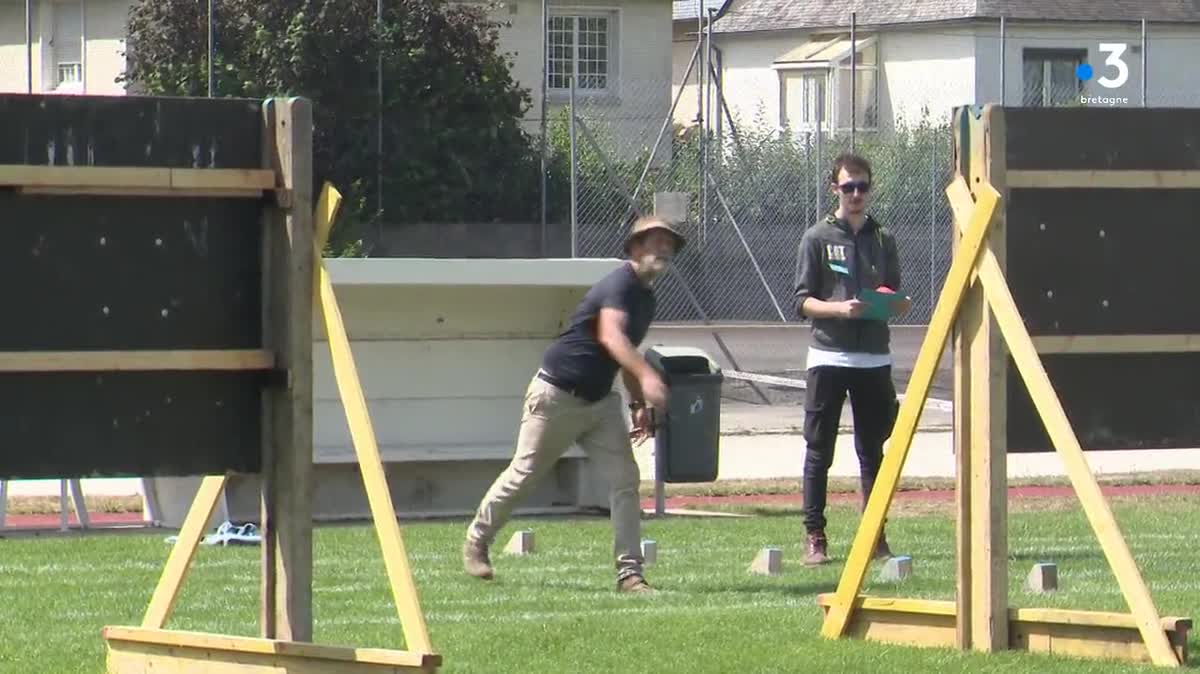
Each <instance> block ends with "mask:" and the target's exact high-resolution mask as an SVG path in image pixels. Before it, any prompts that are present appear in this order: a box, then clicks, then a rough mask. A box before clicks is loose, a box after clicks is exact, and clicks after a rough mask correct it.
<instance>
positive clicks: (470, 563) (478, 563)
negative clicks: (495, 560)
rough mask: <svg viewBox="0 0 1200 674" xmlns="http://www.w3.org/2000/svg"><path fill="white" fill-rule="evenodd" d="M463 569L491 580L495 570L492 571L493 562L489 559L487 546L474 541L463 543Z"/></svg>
mask: <svg viewBox="0 0 1200 674" xmlns="http://www.w3.org/2000/svg"><path fill="white" fill-rule="evenodd" d="M463 569H465V570H466V572H467V574H468V575H471V576H475V577H476V578H482V579H483V580H491V579H492V577H493V575H494V572H493V571H492V562H491V560H490V559H488V548H487V546H486V545H484V544H482V543H474V542H472V541H467V542H466V543H463Z"/></svg>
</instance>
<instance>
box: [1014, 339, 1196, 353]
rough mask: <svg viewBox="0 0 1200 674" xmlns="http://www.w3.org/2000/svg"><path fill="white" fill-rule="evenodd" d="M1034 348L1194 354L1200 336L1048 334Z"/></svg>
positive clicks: (1043, 351)
mask: <svg viewBox="0 0 1200 674" xmlns="http://www.w3.org/2000/svg"><path fill="white" fill-rule="evenodd" d="M1033 345H1034V346H1035V347H1037V351H1038V353H1194V352H1197V351H1200V335H1048V336H1042V337H1034V338H1033Z"/></svg>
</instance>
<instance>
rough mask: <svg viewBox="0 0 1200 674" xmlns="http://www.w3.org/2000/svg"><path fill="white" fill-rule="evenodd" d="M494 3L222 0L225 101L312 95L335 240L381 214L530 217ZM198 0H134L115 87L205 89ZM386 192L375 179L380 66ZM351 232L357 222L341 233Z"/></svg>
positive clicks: (526, 154)
mask: <svg viewBox="0 0 1200 674" xmlns="http://www.w3.org/2000/svg"><path fill="white" fill-rule="evenodd" d="M488 10H489V7H485V6H480V5H464V4H451V3H449V2H446V1H445V0H387V1H386V2H385V3H384V16H383V21H382V22H378V21H377V20H376V0H272V1H271V2H261V0H217V3H216V19H215V23H216V29H215V34H216V51H217V55H216V58H215V59H214V71H215V79H216V90H217V91H216V93H217V95H220V96H237V97H249V98H264V97H268V96H275V95H300V96H305V97H307V98H310V99H312V101H313V116H314V120H313V121H314V126H315V129H314V138H313V153H314V174H315V179H316V181H317V185H320V184H321V182H323V181H325V180H330V181H332V182H333V183H334V184H335V185H337V187H338V188H339V190H341V191H342V193H343V195H345V197H346V200H345V202H344V204H345V208H344V209H343V214H344V215H343V218H341V220H340V222H339V226H338V229H337V230H335V237H340V239H341V240H342V241H345V240H346V239H348V238H350V239H352V238H353V237H354V236H356V235H357V234H358V231H357V230H359V229H360V228H361V227H362V226H363V225H365V224H367V223H368V222H369V221H370V220H371V218H372V217H374V215H375V207H376V202H375V199H376V195H377V194H378V192H377V190H382V194H383V208H384V215H383V220H384V221H385V222H387V223H395V224H402V223H410V222H465V221H476V222H490V221H513V220H526V221H528V220H529V219H530V218H531V217H534V216H536V214H537V213H538V210H537V209H538V204H539V199H540V195H539V191H538V190H539V180H538V171H539V166H538V157H537V145H536V143H535V142H534V141H533V139H531V138H530V136H529V135H528V134H527V133H526V132H525V131H524V130H523V129H522V127H521V123H520V121H521V118H522V116H523V115H524V113H525V112H526V111H527V110H528V109H529V106H530V97H529V93H528V91H527V90H525V89H523V88H521V87H519V86H517V84H516V82H515V81H514V80H513V78H512V75H511V73H510V66H511V64H510V61H509V58H508V56H507V55H506V54H504V53H503V52H502V51H501V49H500V45H499V29H500V28H501V24H499V23H497V22H496V21H494V20H492V19H491V18H489V15H488ZM207 22H208V17H207V9H206V3H205V2H204V1H203V0H136V2H134V4H133V6H132V8H131V9H130V14H129V19H128V54H127V70H126V73H125V76H124V78H123V79H124V80H126V81H127V82H129V83H130V84H133V85H135V86H137V87H139V88H140V89H141V90H142V91H143V92H145V93H147V94H151V95H168V96H204V95H205V94H206V92H207V86H208V76H207V59H206V52H207ZM380 56H382V63H383V82H384V84H383V110H384V115H383V117H384V124H383V127H384V128H383V156H382V164H383V184H382V185H377V184H376V183H377V181H376V175H377V170H376V167H377V161H378V160H379V155H378V153H377V151H376V143H377V132H376V129H377V123H378V122H377V119H378V112H377V111H378V109H379V97H378V95H377V93H376V78H377V75H378V72H379V69H378V59H379V58H380ZM346 225H355V226H351V227H347V226H346Z"/></svg>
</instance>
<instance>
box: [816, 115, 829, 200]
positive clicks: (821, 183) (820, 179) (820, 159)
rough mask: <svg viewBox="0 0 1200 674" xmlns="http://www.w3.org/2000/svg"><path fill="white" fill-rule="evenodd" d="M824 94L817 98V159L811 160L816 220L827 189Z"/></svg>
mask: <svg viewBox="0 0 1200 674" xmlns="http://www.w3.org/2000/svg"><path fill="white" fill-rule="evenodd" d="M824 93H825V92H824V91H822V92H821V94H822V95H821V96H817V140H816V143H815V145H816V148H814V149H815V150H816V153H817V157H816V159H814V160H813V166H815V167H816V170H815V171H813V174H814V175H815V176H816V177H817V217H818V218H820V217H822V215H823V214H824V213H825V211H824V209H823V208H822V207H821V205H822V203H823V201H824V198H825V190H826V189H828V188H827V187H826V185H825V176H824V167H825V155H824V154H823V153H822V148H821V127H822V126H824V125H825V96H824Z"/></svg>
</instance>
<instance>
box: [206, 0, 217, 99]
mask: <svg viewBox="0 0 1200 674" xmlns="http://www.w3.org/2000/svg"><path fill="white" fill-rule="evenodd" d="M213 2H214V0H208V97H209V98H212V97H213V92H214V91H216V88H217V87H216V82H215V81H214V74H213V73H214V71H213V54H215V53H216V49H215V48H214V47H215V45H214V44H213Z"/></svg>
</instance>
